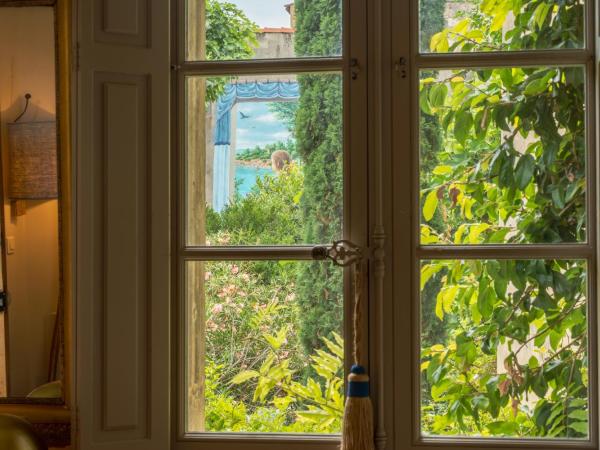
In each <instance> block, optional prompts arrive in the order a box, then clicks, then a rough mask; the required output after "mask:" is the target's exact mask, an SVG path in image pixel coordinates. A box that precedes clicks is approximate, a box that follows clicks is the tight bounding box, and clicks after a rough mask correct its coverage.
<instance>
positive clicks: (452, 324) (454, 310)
mask: <svg viewBox="0 0 600 450" xmlns="http://www.w3.org/2000/svg"><path fill="white" fill-rule="evenodd" d="M586 273H587V265H586V263H585V261H577V260H569V261H565V260H527V261H514V260H508V261H506V260H487V261H458V260H457V261H439V260H438V261H426V262H423V263H422V264H421V361H420V364H421V370H420V372H421V392H420V397H421V432H422V434H423V435H426V436H451V435H453V436H464V437H511V438H548V439H550V438H572V439H584V438H587V437H588V433H589V431H588V420H589V400H588V398H589V392H588V387H589V384H588V383H589V370H588V350H587V336H588V327H587V276H586Z"/></svg>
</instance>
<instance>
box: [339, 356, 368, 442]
mask: <svg viewBox="0 0 600 450" xmlns="http://www.w3.org/2000/svg"><path fill="white" fill-rule="evenodd" d="M348 381H349V383H348V396H347V399H346V406H345V409H344V425H343V429H342V445H341V450H374V447H375V446H374V443H373V406H372V404H371V399H370V398H369V377H368V376H367V375H366V373H365V370H364V369H363V368H362V367H360V366H353V367H352V370H351V372H350V375H349V377H348Z"/></svg>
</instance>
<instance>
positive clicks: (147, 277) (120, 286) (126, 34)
mask: <svg viewBox="0 0 600 450" xmlns="http://www.w3.org/2000/svg"><path fill="white" fill-rule="evenodd" d="M79 6H80V9H79V25H80V31H79V53H80V55H79V57H80V61H79V73H78V90H79V105H78V117H77V119H78V126H77V130H78V135H77V141H78V146H77V154H76V157H77V164H78V171H77V173H78V180H77V183H78V184H77V189H78V193H79V195H78V202H77V234H78V243H79V245H78V261H77V265H76V267H77V271H78V274H77V279H78V286H77V297H78V304H79V309H78V315H77V320H78V323H77V342H78V352H77V357H78V359H79V363H78V374H77V375H78V383H77V386H78V389H77V400H78V410H79V411H78V413H79V414H78V421H79V423H78V431H79V435H78V438H79V441H80V442H79V446H80V448H84V449H96V448H103V449H115V450H117V449H125V448H126V449H138V448H139V449H150V450H152V449H161V450H162V449H165V448H167V447H168V444H169V434H168V423H169V414H168V393H169V376H168V375H169V357H168V346H169V334H168V303H169V302H168V299H169V267H170V266H169V246H168V243H169V181H168V180H169V87H170V86H169V71H170V66H169V48H168V39H169V35H168V32H169V30H168V23H169V22H168V20H165V18H168V15H169V8H168V2H164V1H161V0H154V1H152V0H147V1H141V0H140V1H122V2H115V1H109V0H105V1H102V0H97V1H91V0H84V1H81V2H80V5H79ZM150 55H151V57H150Z"/></svg>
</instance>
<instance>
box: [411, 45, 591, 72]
mask: <svg viewBox="0 0 600 450" xmlns="http://www.w3.org/2000/svg"><path fill="white" fill-rule="evenodd" d="M593 58H594V52H593V51H592V50H586V49H573V50H536V51H519V52H489V53H428V54H416V55H414V66H415V68H416V69H450V68H473V67H515V66H538V65H540V66H542V65H543V66H555V65H556V64H560V65H561V66H569V65H585V64H586V63H588V62H589V61H592V60H593Z"/></svg>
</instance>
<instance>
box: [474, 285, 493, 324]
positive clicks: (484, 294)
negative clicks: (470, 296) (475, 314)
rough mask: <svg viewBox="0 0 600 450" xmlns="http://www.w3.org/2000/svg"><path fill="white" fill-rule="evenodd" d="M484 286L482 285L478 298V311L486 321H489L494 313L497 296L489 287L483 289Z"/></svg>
mask: <svg viewBox="0 0 600 450" xmlns="http://www.w3.org/2000/svg"><path fill="white" fill-rule="evenodd" d="M482 285H483V284H482ZM482 285H480V289H479V295H478V296H477V309H479V312H480V313H481V316H482V317H483V318H484V319H489V318H490V317H491V316H492V313H493V312H494V303H495V301H496V296H495V294H494V291H493V290H492V289H491V288H490V287H488V286H485V287H484V288H483V289H481V286H482Z"/></svg>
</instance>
